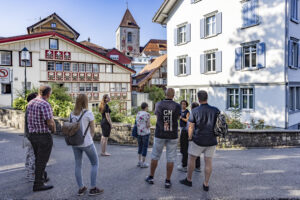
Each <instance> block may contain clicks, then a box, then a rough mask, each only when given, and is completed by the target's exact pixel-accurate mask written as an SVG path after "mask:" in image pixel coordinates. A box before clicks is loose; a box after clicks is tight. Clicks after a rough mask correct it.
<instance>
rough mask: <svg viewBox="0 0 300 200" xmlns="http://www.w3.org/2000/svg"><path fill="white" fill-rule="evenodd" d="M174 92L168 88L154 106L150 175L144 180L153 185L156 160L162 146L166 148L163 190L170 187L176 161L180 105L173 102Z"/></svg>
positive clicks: (158, 157)
mask: <svg viewBox="0 0 300 200" xmlns="http://www.w3.org/2000/svg"><path fill="white" fill-rule="evenodd" d="M174 95H175V91H174V89H173V88H169V89H167V91H166V99H165V100H162V101H160V102H158V103H157V104H156V105H155V115H156V117H157V122H156V129H155V137H154V144H153V148H152V160H151V167H150V175H149V176H148V177H147V178H146V182H148V183H149V184H153V183H154V180H153V177H154V174H155V170H156V167H157V164H158V160H159V159H160V156H161V154H162V151H163V148H164V146H166V157H167V177H166V181H165V188H170V187H171V180H170V179H171V175H172V171H173V167H174V162H175V160H176V156H177V153H176V149H177V143H178V142H177V138H178V119H179V117H180V111H181V108H180V105H179V104H178V103H176V102H174V101H173V98H174Z"/></svg>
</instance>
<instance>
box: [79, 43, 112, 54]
mask: <svg viewBox="0 0 300 200" xmlns="http://www.w3.org/2000/svg"><path fill="white" fill-rule="evenodd" d="M80 44H82V45H84V46H87V47H89V48H91V49H93V50H95V51H97V52H99V53H101V54H106V53H107V51H108V50H107V49H105V48H104V47H102V46H99V45H97V44H94V43H91V42H89V41H86V40H84V41H81V42H80Z"/></svg>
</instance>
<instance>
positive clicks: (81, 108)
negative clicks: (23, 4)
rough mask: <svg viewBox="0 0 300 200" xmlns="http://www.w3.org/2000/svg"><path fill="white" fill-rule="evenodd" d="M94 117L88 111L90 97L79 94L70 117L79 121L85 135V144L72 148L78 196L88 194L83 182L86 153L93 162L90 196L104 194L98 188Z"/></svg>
mask: <svg viewBox="0 0 300 200" xmlns="http://www.w3.org/2000/svg"><path fill="white" fill-rule="evenodd" d="M94 119H95V118H94V115H93V113H92V112H91V111H89V110H88V97H87V95H85V94H79V95H78V97H77V98H76V103H75V108H74V111H73V112H72V113H71V115H70V121H72V122H75V121H79V123H80V128H81V131H82V133H85V132H86V131H87V132H86V136H85V138H84V142H83V144H82V145H79V146H72V148H73V152H74V156H75V177H76V181H77V184H78V187H79V190H78V193H77V194H78V196H82V195H84V194H85V193H86V191H87V187H85V186H84V184H83V182H82V154H83V152H85V154H86V155H87V157H88V158H89V160H90V162H91V165H92V167H91V175H90V176H91V189H90V191H89V195H90V196H94V195H98V194H101V193H103V190H102V189H99V188H97V187H96V180H97V173H98V163H99V162H98V155H97V151H96V148H95V145H94V141H93V136H94V134H95V123H94Z"/></svg>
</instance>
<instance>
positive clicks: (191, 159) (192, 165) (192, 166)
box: [187, 154, 197, 181]
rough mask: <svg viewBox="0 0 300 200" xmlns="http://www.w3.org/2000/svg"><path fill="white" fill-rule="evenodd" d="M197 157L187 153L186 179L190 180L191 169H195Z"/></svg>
mask: <svg viewBox="0 0 300 200" xmlns="http://www.w3.org/2000/svg"><path fill="white" fill-rule="evenodd" d="M196 159H197V157H196V156H193V155H191V154H189V161H188V172H187V180H188V181H192V176H193V171H194V169H195V161H196Z"/></svg>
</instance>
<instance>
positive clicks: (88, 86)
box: [85, 83, 92, 92]
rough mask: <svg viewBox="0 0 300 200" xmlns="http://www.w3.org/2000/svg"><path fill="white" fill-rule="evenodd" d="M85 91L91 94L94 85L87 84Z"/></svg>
mask: <svg viewBox="0 0 300 200" xmlns="http://www.w3.org/2000/svg"><path fill="white" fill-rule="evenodd" d="M85 91H86V92H91V91H92V84H91V83H86V84H85Z"/></svg>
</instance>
